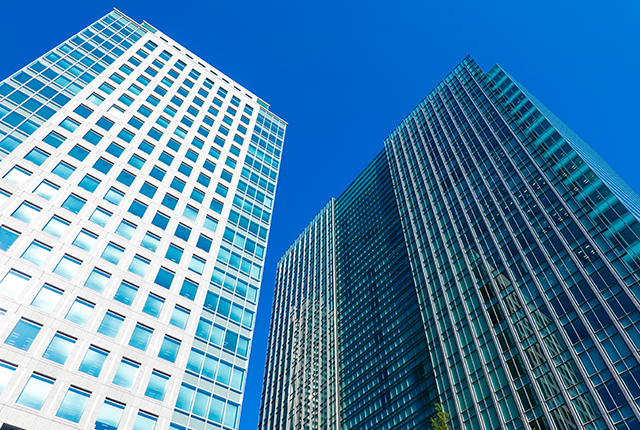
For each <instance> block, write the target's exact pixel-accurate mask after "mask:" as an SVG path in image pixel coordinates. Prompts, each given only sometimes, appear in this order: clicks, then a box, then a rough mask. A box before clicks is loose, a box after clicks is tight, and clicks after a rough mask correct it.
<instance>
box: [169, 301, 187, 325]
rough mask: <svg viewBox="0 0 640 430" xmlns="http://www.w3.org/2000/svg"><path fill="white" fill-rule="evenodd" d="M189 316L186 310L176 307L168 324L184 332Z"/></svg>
mask: <svg viewBox="0 0 640 430" xmlns="http://www.w3.org/2000/svg"><path fill="white" fill-rule="evenodd" d="M189 314H190V312H189V311H188V310H187V309H184V308H182V307H180V306H177V305H176V307H175V308H174V309H173V314H171V321H169V324H171V325H174V326H176V327H178V328H181V329H183V330H184V328H185V327H186V326H187V321H189Z"/></svg>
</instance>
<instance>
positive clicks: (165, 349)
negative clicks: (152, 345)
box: [158, 335, 180, 363]
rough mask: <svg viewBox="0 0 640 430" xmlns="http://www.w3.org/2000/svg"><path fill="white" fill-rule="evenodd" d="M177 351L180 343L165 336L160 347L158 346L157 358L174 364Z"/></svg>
mask: <svg viewBox="0 0 640 430" xmlns="http://www.w3.org/2000/svg"><path fill="white" fill-rule="evenodd" d="M179 350H180V341H179V340H178V339H174V338H172V337H169V336H167V335H165V336H164V339H163V340H162V345H160V352H158V357H160V358H162V359H163V360H167V361H169V362H171V363H175V362H176V357H177V356H178V351H179Z"/></svg>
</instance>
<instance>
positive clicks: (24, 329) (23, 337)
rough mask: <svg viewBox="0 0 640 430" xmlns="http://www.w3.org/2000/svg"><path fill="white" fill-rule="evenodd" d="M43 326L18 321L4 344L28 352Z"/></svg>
mask: <svg viewBox="0 0 640 430" xmlns="http://www.w3.org/2000/svg"><path fill="white" fill-rule="evenodd" d="M41 328H42V326H41V325H40V324H38V323H35V322H32V321H29V320H26V319H21V320H20V321H18V322H17V323H16V325H15V327H14V328H13V330H12V331H11V333H9V336H7V338H6V339H5V341H4V343H5V344H6V345H9V346H13V347H15V348H18V349H21V350H23V351H28V350H29V347H31V344H32V343H33V340H34V339H35V338H36V336H37V335H38V333H40V329H41Z"/></svg>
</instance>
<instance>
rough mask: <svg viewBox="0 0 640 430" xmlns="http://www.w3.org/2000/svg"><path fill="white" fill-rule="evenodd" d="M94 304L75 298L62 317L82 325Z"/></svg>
mask: <svg viewBox="0 0 640 430" xmlns="http://www.w3.org/2000/svg"><path fill="white" fill-rule="evenodd" d="M94 306H95V305H94V304H93V303H89V302H87V301H85V300H82V299H80V298H77V299H76V300H75V302H73V304H72V305H71V308H69V312H67V315H66V316H65V317H64V319H66V320H68V321H71V322H73V323H76V324H78V325H81V326H84V325H85V324H86V323H87V320H88V319H89V315H91V311H92V310H93V308H94Z"/></svg>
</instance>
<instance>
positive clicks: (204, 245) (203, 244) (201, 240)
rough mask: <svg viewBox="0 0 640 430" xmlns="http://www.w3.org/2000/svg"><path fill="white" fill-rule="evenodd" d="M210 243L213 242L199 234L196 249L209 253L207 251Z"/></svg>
mask: <svg viewBox="0 0 640 430" xmlns="http://www.w3.org/2000/svg"><path fill="white" fill-rule="evenodd" d="M212 243H213V241H212V240H211V239H210V238H208V237H207V236H205V235H203V234H201V235H200V237H198V242H197V243H196V247H197V248H200V249H202V250H203V251H205V252H209V250H210V249H211V244H212Z"/></svg>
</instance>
